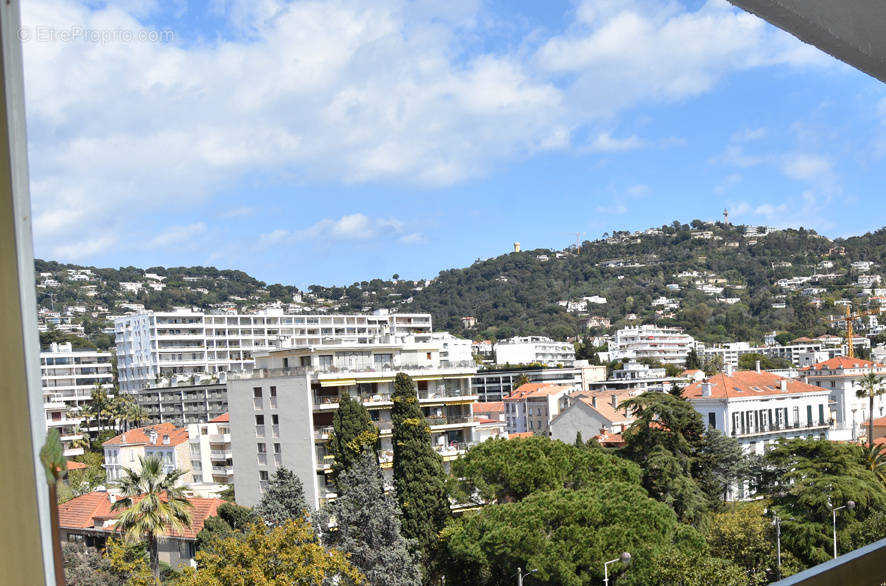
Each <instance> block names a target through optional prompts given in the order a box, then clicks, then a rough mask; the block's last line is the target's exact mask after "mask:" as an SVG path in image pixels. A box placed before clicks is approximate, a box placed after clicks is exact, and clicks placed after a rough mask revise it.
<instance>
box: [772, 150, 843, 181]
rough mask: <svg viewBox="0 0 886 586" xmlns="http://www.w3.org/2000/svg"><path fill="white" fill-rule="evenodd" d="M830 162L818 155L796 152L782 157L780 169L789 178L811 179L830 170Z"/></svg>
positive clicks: (817, 177) (819, 176)
mask: <svg viewBox="0 0 886 586" xmlns="http://www.w3.org/2000/svg"><path fill="white" fill-rule="evenodd" d="M831 167H832V165H831V162H830V161H829V160H828V159H826V158H825V157H822V156H820V155H813V154H808V153H798V154H792V155H788V156H786V157H785V158H784V161H783V164H782V170H783V171H784V174H785V175H787V176H788V177H790V178H791V179H797V180H800V181H812V180H814V179H819V178H821V177H822V176H824V175H827V174H829V173H830V171H831Z"/></svg>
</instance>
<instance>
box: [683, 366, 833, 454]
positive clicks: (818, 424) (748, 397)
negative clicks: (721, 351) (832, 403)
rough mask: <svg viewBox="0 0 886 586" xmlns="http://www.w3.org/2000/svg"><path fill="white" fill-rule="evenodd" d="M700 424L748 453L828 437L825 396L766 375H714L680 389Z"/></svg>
mask: <svg viewBox="0 0 886 586" xmlns="http://www.w3.org/2000/svg"><path fill="white" fill-rule="evenodd" d="M683 396H684V397H685V398H686V399H688V400H689V401H690V402H691V403H692V406H693V407H694V408H695V410H696V411H698V412H699V413H700V414H701V416H702V419H703V420H704V423H705V425H707V426H708V427H709V428H716V429H719V430H720V431H722V432H723V433H724V434H726V435H728V436H732V437H734V438H736V439H737V440H738V442H739V443H740V444H741V445H742V447H743V448H744V449H745V450H746V451H748V452H751V453H757V454H763V453H764V449H765V446H767V445H772V444H775V443H776V442H778V440H780V439H793V438H804V437H815V438H819V439H827V438H828V432H829V430H830V417H831V413H830V409H829V408H828V401H829V399H830V393H829V392H828V390H827V389H823V388H821V387H817V386H814V385H811V384H808V383H806V382H803V381H800V380H796V379H789V378H784V377H781V376H778V375H777V374H773V373H771V372H766V371H765V370H764V371H755V370H740V371H737V372H734V373H732V374H731V375H728V374H717V375H714V376H712V377H709V378H707V379H705V380H703V381H701V382H696V383H693V384H691V385H689V386H688V387H686V388H685V389H684V390H683Z"/></svg>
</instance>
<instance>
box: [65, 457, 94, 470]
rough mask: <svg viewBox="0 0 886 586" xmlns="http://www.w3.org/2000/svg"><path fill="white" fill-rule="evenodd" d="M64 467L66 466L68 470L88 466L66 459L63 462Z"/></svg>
mask: <svg viewBox="0 0 886 586" xmlns="http://www.w3.org/2000/svg"><path fill="white" fill-rule="evenodd" d="M65 468H67V469H68V470H69V471H70V470H83V469H84V468H89V466H87V465H86V464H84V463H83V462H75V461H73V460H68V461H67V462H65Z"/></svg>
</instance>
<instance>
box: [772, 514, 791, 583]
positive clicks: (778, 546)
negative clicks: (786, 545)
mask: <svg viewBox="0 0 886 586" xmlns="http://www.w3.org/2000/svg"><path fill="white" fill-rule="evenodd" d="M782 521H793V519H792V518H791V517H787V518H786V519H782V518H781V517H779V516H778V512H776V511H775V510H772V522H773V523H774V524H775V553H776V559H777V563H778V565H777V573H778V574H777V575H778V579H779V580H781V522H782Z"/></svg>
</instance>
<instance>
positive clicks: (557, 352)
mask: <svg viewBox="0 0 886 586" xmlns="http://www.w3.org/2000/svg"><path fill="white" fill-rule="evenodd" d="M495 361H496V362H497V363H498V364H533V363H541V364H543V365H545V366H553V367H556V366H562V367H566V368H570V367H572V366H573V365H574V363H575V347H574V346H573V345H572V344H571V343H569V342H555V341H554V340H552V339H550V338H547V337H544V336H524V337H516V338H509V339H507V340H503V341H501V342H499V343H497V344H496V345H495Z"/></svg>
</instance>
